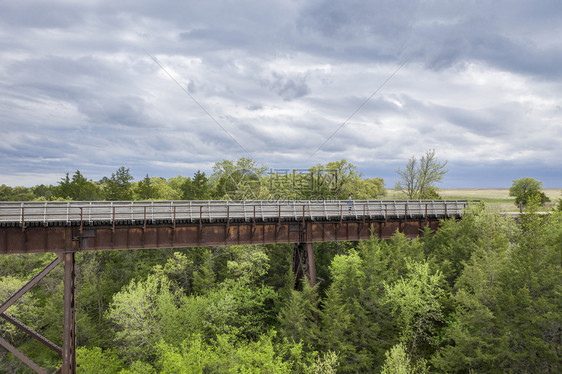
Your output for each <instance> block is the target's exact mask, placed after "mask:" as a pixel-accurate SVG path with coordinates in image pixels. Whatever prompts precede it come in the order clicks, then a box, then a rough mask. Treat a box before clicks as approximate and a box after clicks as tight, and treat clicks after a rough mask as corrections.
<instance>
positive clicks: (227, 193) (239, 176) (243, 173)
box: [211, 157, 268, 200]
mask: <svg viewBox="0 0 562 374" xmlns="http://www.w3.org/2000/svg"><path fill="white" fill-rule="evenodd" d="M266 170H267V168H266V167H265V166H259V165H258V164H257V162H256V161H254V160H252V159H250V158H244V157H243V158H240V159H238V160H237V161H236V162H233V161H230V160H224V161H221V162H216V163H215V165H214V166H213V174H212V175H211V181H212V183H213V184H214V185H215V187H216V190H217V196H218V198H219V199H224V200H254V199H266V198H267V197H268V192H267V188H266V186H265V185H264V184H263V183H262V178H263V177H264V175H265V171H266Z"/></svg>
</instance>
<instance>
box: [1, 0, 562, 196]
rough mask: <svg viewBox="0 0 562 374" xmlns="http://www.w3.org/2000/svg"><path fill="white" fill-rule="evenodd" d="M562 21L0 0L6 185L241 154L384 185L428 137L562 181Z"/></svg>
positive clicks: (357, 5)
mask: <svg viewBox="0 0 562 374" xmlns="http://www.w3.org/2000/svg"><path fill="white" fill-rule="evenodd" d="M561 15H562V6H561V5H560V3H559V2H558V1H544V2H541V3H540V4H539V3H537V4H534V3H533V4H532V5H531V3H527V2H502V1H500V2H492V3H490V2H477V3H451V2H446V1H432V2H424V1H392V2H386V1H377V2H363V1H351V2H349V1H324V0H317V1H307V2H302V1H296V0H295V1H276V2H261V1H244V2H233V1H218V2H175V1H162V2H158V3H155V2H152V1H134V2H132V1H123V2H113V1H111V2H110V1H101V2H99V1H96V2H82V1H80V2H71V1H56V2H50V3H49V4H47V3H44V2H40V1H27V2H16V1H8V2H5V3H3V5H1V6H0V35H3V36H6V35H10V36H11V35H14V36H16V37H9V38H6V37H4V38H1V41H0V60H1V61H2V64H0V83H1V84H0V114H1V115H2V122H0V130H1V133H2V135H1V136H2V138H1V140H0V157H1V158H2V160H3V161H4V162H3V163H2V164H1V165H0V183H8V182H6V181H9V183H10V184H36V183H44V182H45V181H48V180H49V178H51V179H50V181H51V182H52V183H55V182H56V181H57V180H58V179H59V178H60V176H62V175H64V172H66V171H70V172H72V171H74V170H76V169H80V170H81V171H83V172H85V174H86V175H87V176H89V175H88V174H87V172H90V173H91V174H92V175H91V178H97V177H99V176H103V175H110V174H111V172H113V171H114V170H115V168H116V167H118V166H121V165H125V166H127V167H131V169H132V170H134V172H135V173H137V174H138V175H137V174H135V176H137V177H139V178H140V177H143V176H144V175H145V174H146V173H149V174H151V175H152V174H154V175H159V176H165V177H169V176H174V175H177V174H183V175H191V174H192V173H193V172H194V171H195V170H197V169H199V168H205V170H207V171H210V167H209V165H212V163H213V162H215V161H220V160H222V159H235V158H238V157H247V156H252V157H254V158H255V159H257V161H259V162H261V163H264V164H267V165H271V166H275V167H288V168H291V167H305V166H309V165H311V164H315V163H318V162H323V163H326V162H329V161H333V160H334V159H339V158H346V159H348V160H350V161H352V162H356V163H357V164H358V165H359V166H360V168H361V167H364V168H365V171H366V173H382V174H373V175H370V176H377V175H380V176H383V177H385V178H387V179H388V180H391V179H392V178H393V175H394V173H393V171H394V170H395V169H396V167H397V166H400V164H401V163H402V164H403V163H404V162H405V161H406V159H407V158H408V157H409V156H410V155H412V154H418V155H419V154H421V153H423V152H424V151H425V150H427V149H431V148H435V149H436V151H437V154H438V156H439V157H443V158H444V159H448V160H450V162H451V164H454V165H456V167H458V168H461V170H464V169H462V168H466V170H468V169H470V170H473V169H471V168H474V167H480V168H487V169H486V170H487V172H486V173H484V172H483V174H486V175H494V173H493V170H494V168H497V167H500V166H498V165H501V168H502V169H503V170H505V169H506V165H508V167H507V169H509V170H513V171H514V172H516V171H517V170H518V167H520V170H521V173H524V172H527V171H528V170H530V169H529V165H536V167H535V170H542V172H543V173H544V175H543V177H542V179H544V180H550V181H552V180H556V178H559V177H557V176H556V175H558V176H559V175H562V172H561V171H562V170H561V169H560V167H559V166H557V164H558V163H557V160H560V159H561V158H562V148H561V147H560V146H559V144H560V143H561V141H562V130H561V128H562V126H561V120H562V104H560V99H559V98H560V95H561V94H562V85H561V83H560V81H561V80H560V78H561V77H562V69H561V68H560V66H562V43H561V39H562V25H561V24H560V22H559V20H560V18H561ZM145 51H147V52H148V53H150V54H152V55H154V56H155V57H157V59H158V61H160V62H161V64H162V65H163V66H165V68H166V69H167V71H168V72H169V73H170V74H172V76H173V77H174V78H175V79H176V80H177V81H178V83H179V84H180V85H181V88H180V87H178V86H177V85H176V83H175V82H174V81H173V80H171V79H170V77H169V76H168V75H167V73H166V72H164V71H163V70H162V69H160V67H159V66H158V65H157V64H156V63H155V62H154V61H153V60H152V59H151V57H150V56H148V55H147V54H146V52H145ZM406 59H409V61H408V63H407V64H406V65H405V66H404V67H403V68H402V69H400V71H398V72H397V73H396V75H395V76H393V77H392V79H391V80H390V81H388V82H387V83H386V84H385V85H384V87H383V88H382V89H381V90H380V92H378V93H377V94H375V95H374V96H373V97H372V99H371V100H370V101H369V102H368V103H367V104H366V105H364V106H363V107H362V108H361V110H360V111H358V112H357V113H355V114H354V115H353V116H352V118H349V117H350V116H351V115H352V114H353V113H354V112H355V111H356V110H357V109H358V108H359V106H360V105H362V103H364V101H365V100H366V99H367V98H368V97H369V96H370V95H371V94H373V93H374V92H375V90H376V89H377V88H378V87H379V86H380V85H381V84H383V82H385V80H387V79H388V78H389V77H390V76H391V75H392V74H393V73H394V72H395V71H396V69H397V67H398V66H399V65H400V64H401V63H402V62H404V61H405V60H406ZM183 90H187V92H188V93H189V95H192V97H193V98H191V97H189V95H188V94H187V93H186V92H184V91H183ZM201 107H203V108H204V110H203V109H202V108H201ZM205 111H207V112H208V113H206V112H205ZM211 117H212V118H211ZM345 121H347V122H345ZM217 122H218V124H217ZM344 122H345V125H344V126H343V127H342V124H344ZM338 129H340V130H339V131H337V130H338ZM336 131H337V132H336ZM335 132H336V133H335ZM334 133H335V134H334ZM330 137H331V138H330ZM233 138H234V139H235V141H234V140H233ZM329 138H330V139H329ZM327 139H329V140H328V141H327V142H326V143H325V144H324V145H323V146H322V147H321V148H320V149H319V150H318V151H317V152H316V153H315V154H314V156H313V157H311V154H312V152H314V150H316V149H317V148H318V147H319V146H321V145H322V144H323V143H324V142H325V141H326V140H327ZM29 160H33V162H30V161H29ZM373 165H377V167H374V166H373ZM57 173H58V174H57ZM458 173H459V174H462V171H459V172H458ZM459 174H456V177H455V183H457V184H458V183H461V182H459V181H462V178H460V177H459ZM500 174H501V173H498V175H500ZM34 175H35V176H36V177H37V178H36V179H37V182H33V176H34ZM18 176H19V177H18ZM47 176H48V177H47ZM523 176H525V175H521V176H520V177H523ZM511 177H512V176H511V175H509V178H511ZM18 178H20V179H18ZM503 178H504V179H505V180H504V179H502V180H501V181H499V182H498V181H494V182H493V183H492V181H490V183H491V184H493V185H495V186H497V185H498V183H504V186H505V185H509V184H510V183H511V179H509V178H508V176H507V175H505V176H504V177H503ZM539 179H541V178H540V176H539ZM463 183H465V184H466V186H468V187H470V184H471V183H475V182H474V179H473V178H468V177H467V179H466V180H465V181H464V182H463ZM478 183H479V184H478V185H479V186H486V181H480V182H478ZM558 183H559V184H560V183H562V180H560V182H558ZM545 184H547V183H545Z"/></svg>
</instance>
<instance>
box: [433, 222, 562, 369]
mask: <svg viewBox="0 0 562 374" xmlns="http://www.w3.org/2000/svg"><path fill="white" fill-rule="evenodd" d="M561 223H562V216H561V215H560V214H552V215H551V216H547V217H544V216H541V215H538V214H535V213H534V212H533V211H531V212H529V214H526V215H525V216H524V219H523V222H522V230H521V231H520V233H519V235H518V237H516V238H515V240H514V241H513V242H505V241H497V242H490V241H487V242H484V243H483V244H484V245H482V246H478V247H477V248H476V249H475V250H474V252H473V254H472V256H471V258H470V260H469V261H468V262H467V264H466V266H465V268H464V270H463V272H462V274H461V275H460V277H459V279H458V282H457V284H456V286H455V290H456V291H455V293H454V298H455V301H456V303H457V307H456V311H455V313H453V314H452V316H451V321H450V322H449V324H448V326H447V328H446V329H445V331H444V334H443V336H444V338H445V342H446V344H444V346H442V348H441V349H440V351H439V352H438V353H436V355H435V356H434V358H433V359H432V363H433V365H434V366H435V367H436V368H437V369H438V370H439V371H441V372H452V373H461V372H470V371H479V372H487V373H505V372H521V373H550V372H552V373H554V372H559V371H560V370H559V369H560V367H561V363H562V357H561V356H560V339H561V336H562V334H561V332H560V325H561V324H562V313H561V312H560V311H561V310H562V299H561V298H560V294H561V293H562V286H561V284H562V283H561V282H560V274H561V273H562V268H561V264H562V257H561V253H562V251H561V247H560V243H561V241H560V240H561V239H562V224H561ZM503 235H505V234H503Z"/></svg>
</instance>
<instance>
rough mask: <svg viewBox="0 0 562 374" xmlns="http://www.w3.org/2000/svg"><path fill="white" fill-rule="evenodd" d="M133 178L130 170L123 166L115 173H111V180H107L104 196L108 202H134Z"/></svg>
mask: <svg viewBox="0 0 562 374" xmlns="http://www.w3.org/2000/svg"><path fill="white" fill-rule="evenodd" d="M132 180H133V176H132V175H131V174H130V172H129V169H128V168H127V169H125V167H124V166H121V167H120V168H119V169H117V171H116V172H115V173H111V178H105V188H104V195H105V199H106V200H110V201H112V200H113V201H115V200H132V199H133V189H132V188H131V181H132Z"/></svg>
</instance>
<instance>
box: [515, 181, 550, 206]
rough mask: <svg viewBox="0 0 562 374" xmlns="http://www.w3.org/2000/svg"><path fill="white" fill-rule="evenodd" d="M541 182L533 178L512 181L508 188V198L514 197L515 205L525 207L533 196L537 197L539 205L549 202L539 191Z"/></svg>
mask: <svg viewBox="0 0 562 374" xmlns="http://www.w3.org/2000/svg"><path fill="white" fill-rule="evenodd" d="M541 189H542V182H540V181H538V180H536V179H533V178H521V179H516V180H514V181H513V184H512V185H511V187H510V188H509V196H515V205H517V206H519V204H523V205H525V206H526V205H527V204H528V203H529V201H530V200H531V198H532V197H533V196H535V195H536V196H537V197H538V198H539V200H540V204H541V205H542V204H544V203H546V202H547V201H550V199H549V198H548V196H546V195H545V194H544V192H542V191H541Z"/></svg>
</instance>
